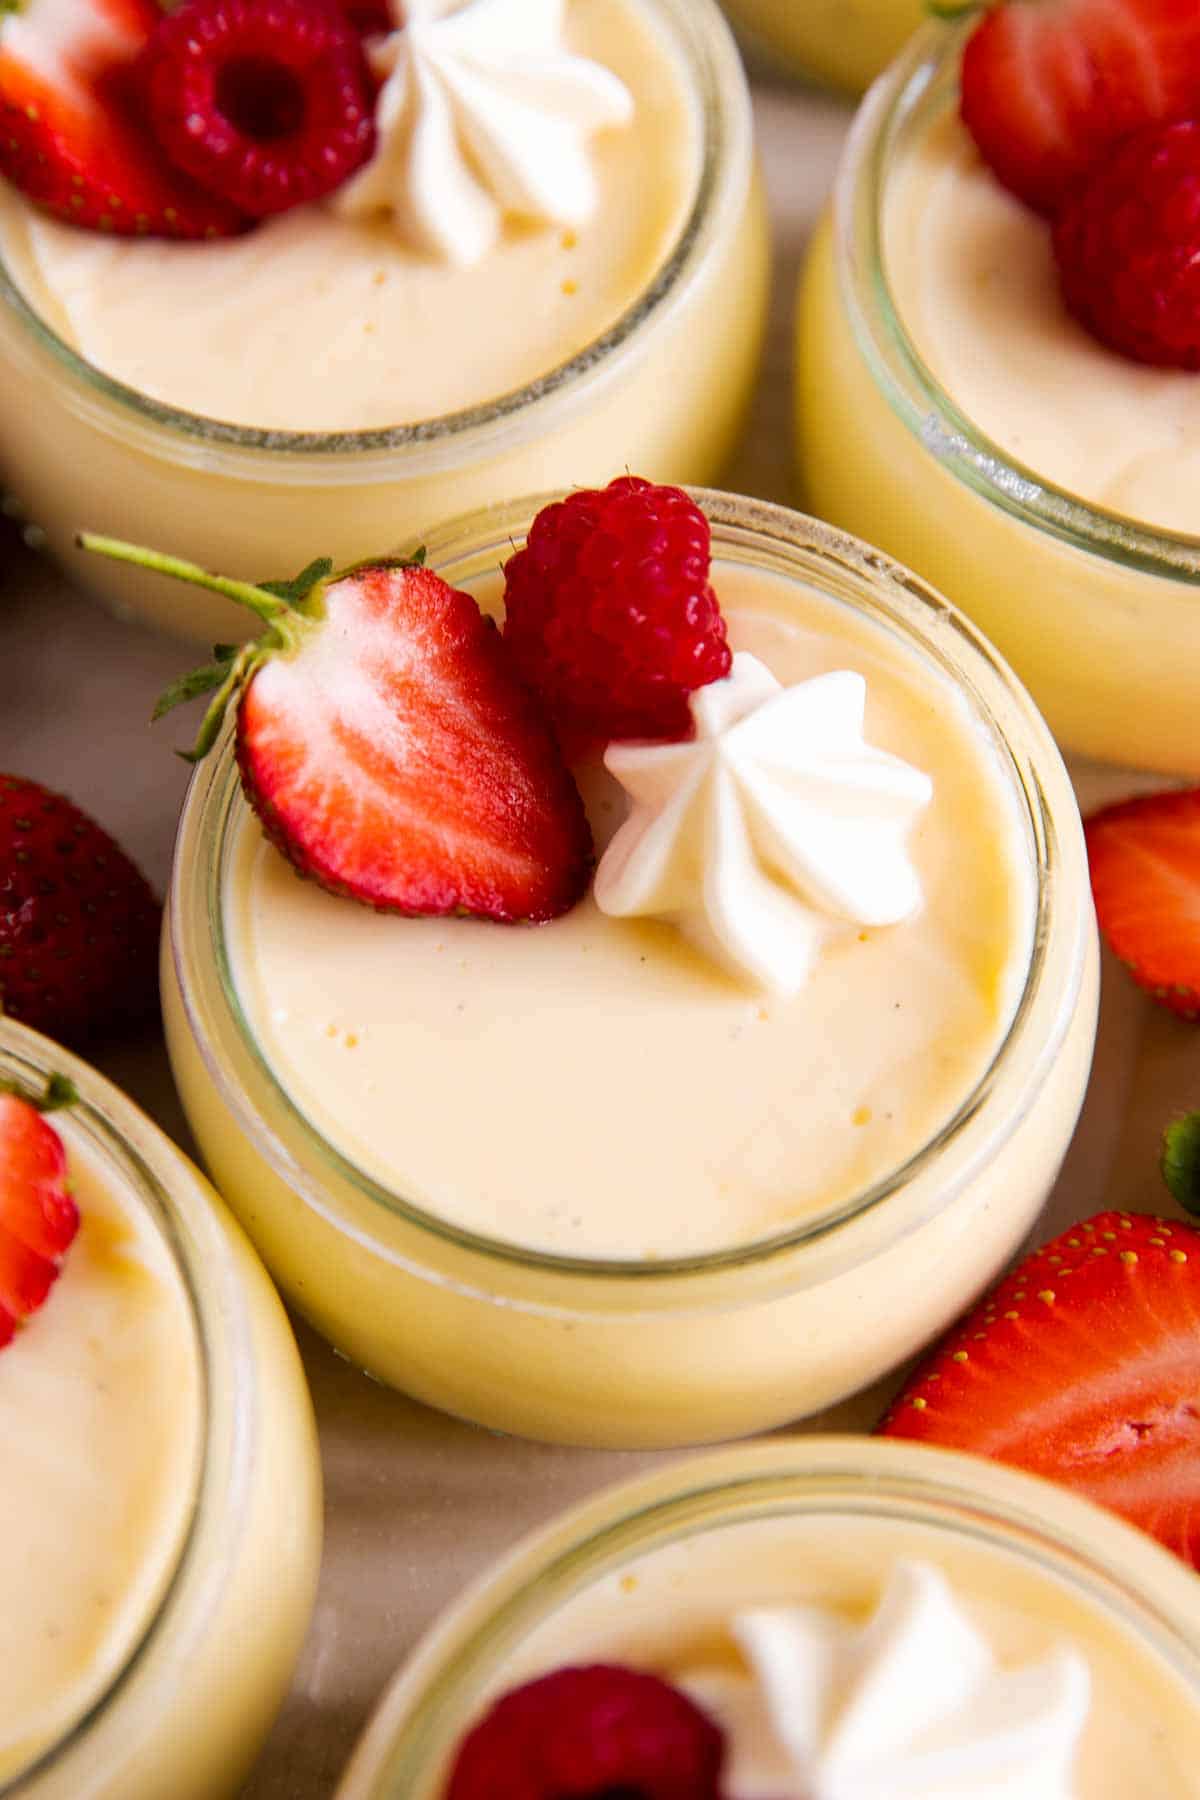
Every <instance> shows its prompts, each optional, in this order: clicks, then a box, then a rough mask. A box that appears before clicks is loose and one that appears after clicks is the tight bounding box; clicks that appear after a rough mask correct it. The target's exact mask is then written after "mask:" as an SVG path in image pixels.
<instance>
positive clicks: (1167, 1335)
mask: <svg viewBox="0 0 1200 1800" xmlns="http://www.w3.org/2000/svg"><path fill="white" fill-rule="evenodd" d="M881 1429H883V1430H884V1431H885V1432H887V1433H888V1434H889V1435H892V1436H898V1437H909V1438H918V1439H924V1440H927V1441H930V1442H933V1443H938V1444H944V1445H948V1446H950V1447H952V1448H956V1449H961V1450H968V1451H972V1452H974V1453H975V1454H976V1455H979V1456H991V1457H995V1458H996V1459H997V1460H998V1461H1001V1462H1008V1463H1014V1464H1016V1465H1018V1466H1019V1467H1021V1468H1024V1469H1028V1470H1030V1471H1031V1472H1032V1473H1034V1474H1037V1475H1042V1476H1045V1477H1047V1478H1049V1479H1051V1480H1056V1481H1061V1482H1064V1483H1065V1484H1067V1485H1068V1486H1071V1487H1075V1488H1078V1489H1079V1490H1081V1491H1082V1492H1083V1493H1085V1494H1086V1495H1087V1496H1088V1497H1089V1498H1090V1499H1092V1500H1095V1501H1097V1502H1098V1503H1100V1504H1101V1505H1105V1506H1109V1507H1111V1508H1112V1509H1113V1510H1114V1511H1116V1512H1120V1513H1123V1514H1124V1515H1125V1516H1126V1517H1127V1518H1129V1519H1131V1520H1132V1521H1133V1522H1134V1523H1135V1524H1138V1525H1140V1526H1142V1528H1143V1529H1144V1530H1147V1531H1150V1532H1153V1533H1154V1535H1155V1536H1157V1537H1159V1538H1160V1539H1162V1541H1163V1542H1164V1543H1166V1544H1167V1545H1168V1546H1169V1547H1170V1548H1172V1549H1174V1550H1176V1551H1177V1552H1178V1553H1179V1554H1180V1555H1181V1556H1183V1557H1185V1558H1187V1559H1188V1560H1189V1561H1191V1562H1192V1563H1194V1564H1196V1565H1197V1566H1200V1232H1196V1231H1193V1230H1191V1229H1190V1228H1189V1227H1188V1226H1186V1225H1181V1224H1176V1223H1172V1222H1169V1221H1166V1220H1160V1219H1155V1218H1150V1217H1147V1216H1145V1215H1138V1214H1128V1213H1102V1214H1100V1215H1098V1216H1097V1217H1096V1218H1095V1219H1093V1220H1089V1221H1088V1222H1087V1223H1085V1224H1083V1225H1080V1226H1077V1227H1075V1228H1074V1229H1073V1230H1072V1231H1069V1232H1066V1233H1064V1234H1063V1236H1062V1237H1060V1238H1058V1239H1056V1240H1055V1241H1054V1242H1053V1243H1051V1244H1048V1245H1047V1246H1046V1247H1045V1249H1043V1250H1040V1251H1038V1252H1037V1253H1036V1254H1035V1255H1034V1256H1032V1257H1030V1258H1028V1259H1027V1260H1026V1262H1024V1263H1023V1264H1022V1265H1021V1266H1020V1268H1019V1269H1018V1270H1017V1271H1016V1273H1015V1274H1013V1275H1010V1276H1009V1277H1008V1278H1007V1279H1006V1280H1005V1281H1004V1282H1002V1283H1001V1284H1000V1286H999V1287H997V1288H996V1289H995V1290H994V1291H993V1293H992V1295H991V1296H990V1298H989V1299H988V1300H987V1301H985V1302H984V1303H983V1305H982V1306H981V1307H979V1308H978V1309H977V1310H976V1311H975V1312H974V1313H972V1314H971V1315H970V1316H969V1317H968V1318H967V1320H966V1321H965V1322H964V1323H963V1324H962V1325H961V1326H959V1327H958V1328H957V1329H956V1330H955V1331H953V1332H952V1333H951V1334H950V1336H949V1337H948V1338H947V1339H946V1340H945V1341H944V1343H943V1344H942V1345H941V1346H940V1347H939V1349H938V1350H936V1351H935V1352H934V1354H933V1356H932V1357H931V1359H930V1360H929V1362H927V1363H926V1364H925V1365H924V1366H923V1367H922V1368H921V1369H920V1370H918V1372H917V1374H916V1376H915V1377H914V1378H913V1380H912V1381H911V1382H910V1383H909V1385H908V1386H907V1387H906V1389H905V1390H904V1393H903V1394H902V1395H901V1396H900V1398H899V1400H898V1401H897V1402H896V1404H895V1406H894V1407H893V1409H892V1411H891V1413H890V1414H889V1416H888V1418H887V1419H886V1420H885V1421H884V1424H883V1426H882V1427H881Z"/></svg>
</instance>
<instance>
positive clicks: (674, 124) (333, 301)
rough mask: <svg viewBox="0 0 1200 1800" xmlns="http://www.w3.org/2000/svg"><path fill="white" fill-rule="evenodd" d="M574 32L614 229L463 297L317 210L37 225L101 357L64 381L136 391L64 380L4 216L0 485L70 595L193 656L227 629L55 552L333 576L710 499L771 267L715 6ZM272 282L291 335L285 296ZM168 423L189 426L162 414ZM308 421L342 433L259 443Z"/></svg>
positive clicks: (527, 257)
mask: <svg viewBox="0 0 1200 1800" xmlns="http://www.w3.org/2000/svg"><path fill="white" fill-rule="evenodd" d="M568 17H569V20H570V21H571V30H572V36H573V40H574V41H577V42H580V43H586V44H587V45H588V47H589V48H591V49H593V50H594V51H602V52H603V53H604V55H605V58H606V60H608V61H610V62H612V64H613V66H614V67H616V68H618V69H619V71H620V73H621V75H622V77H623V78H624V79H625V80H626V81H627V82H628V84H629V85H630V87H631V88H632V90H633V91H634V93H635V97H637V98H639V100H640V103H641V105H640V111H635V114H634V118H633V122H632V124H631V125H629V126H628V128H623V129H613V130H606V131H604V132H602V133H600V134H599V135H598V136H597V137H596V138H595V139H594V140H593V146H592V147H593V152H594V156H595V158H596V162H597V169H598V172H599V173H600V174H601V175H602V177H603V181H602V188H603V192H604V194H605V195H606V196H607V201H608V203H607V204H606V205H604V206H602V208H601V211H600V212H599V213H598V215H597V217H596V219H595V220H594V221H593V222H592V224H591V225H590V226H583V227H580V228H579V229H578V230H577V231H576V232H575V233H574V234H573V235H572V234H570V233H566V232H563V231H560V230H558V229H551V228H545V229H540V230H539V229H531V228H529V227H523V228H517V227H512V226H510V227H509V229H508V230H507V231H506V233H505V234H504V236H503V237H502V240H501V242H500V244H499V245H498V247H497V248H496V250H495V251H494V253H493V254H492V255H491V256H489V257H487V258H485V260H484V262H482V263H481V264H479V265H477V266H476V267H475V268H474V269H467V270H461V269H453V268H446V267H442V266H437V265H435V264H432V263H431V262H429V260H428V259H427V258H425V257H424V256H422V257H421V258H414V257H413V255H412V254H411V253H408V252H406V251H405V250H404V249H403V247H402V246H400V245H399V243H398V241H388V242H386V243H385V242H383V240H381V238H380V236H379V233H378V231H377V230H376V229H375V226H374V225H373V224H372V223H371V222H370V221H368V222H367V223H365V224H363V223H359V224H357V225H355V224H349V223H347V222H346V221H345V220H343V219H340V218H336V217H334V216H332V214H330V213H328V212H326V211H324V210H321V209H315V208H314V209H309V210H307V211H306V212H304V213H303V214H297V215H296V216H295V217H294V218H290V219H289V218H286V217H285V218H283V219H281V220H280V221H278V222H277V223H276V224H274V225H271V226H268V227H266V228H265V231H264V232H261V233H258V234H255V235H252V236H251V237H249V238H247V239H246V240H245V241H244V242H241V243H237V244H220V245H216V246H212V245H199V246H183V247H171V246H162V245H150V244H146V243H134V244H127V245H113V244H110V243H109V242H107V241H104V240H98V239H94V238H93V239H90V240H88V241H86V242H84V241H82V239H80V240H76V239H73V238H69V237H68V234H67V233H66V232H65V231H63V230H59V229H58V228H54V227H46V226H44V225H42V224H37V225H36V226H35V227H34V235H35V236H36V237H37V239H38V241H39V242H40V243H42V244H43V245H51V244H52V245H54V246H55V247H56V248H55V252H54V254H55V257H56V258H61V262H60V263H59V264H57V266H58V267H59V269H60V273H61V275H62V280H63V283H64V293H65V292H66V291H67V290H69V291H70V294H71V295H72V298H71V306H72V308H73V309H74V311H75V312H76V314H77V315H78V317H79V318H81V319H82V318H83V317H84V316H85V315H86V316H87V317H88V318H90V319H92V320H93V322H94V326H95V330H96V331H97V332H99V333H101V334H102V335H104V334H107V335H106V341H107V342H108V349H103V347H102V346H99V344H98V343H97V345H96V346H95V347H94V348H93V349H88V348H86V347H85V357H86V356H87V355H91V354H93V353H95V354H97V355H100V354H101V352H102V349H103V355H104V356H106V357H108V356H119V357H120V358H127V359H129V366H128V367H127V368H126V369H125V373H126V374H127V376H128V378H129V380H130V381H132V383H133V385H132V386H129V385H126V386H123V387H122V386H114V385H113V384H112V383H111V382H110V380H109V379H108V377H107V375H105V374H103V373H102V372H101V371H100V370H99V369H98V368H96V367H94V366H93V365H92V364H90V363H89V362H87V361H86V360H81V359H80V358H79V357H78V356H77V355H76V352H75V349H74V348H73V347H72V346H73V344H74V343H75V342H76V339H75V337H73V336H72V335H71V334H72V333H73V332H74V331H76V327H75V326H72V325H71V322H70V319H69V318H67V317H66V316H65V315H63V314H62V311H61V307H60V305H59V301H58V300H57V299H54V300H53V301H52V300H51V299H49V298H47V297H46V282H45V279H44V275H43V276H36V277H35V275H34V274H33V273H32V272H31V265H30V259H29V241H30V217H29V215H28V213H27V212H26V211H25V209H24V207H23V204H22V203H20V202H12V203H10V206H9V209H8V210H9V216H10V220H11V218H12V217H13V214H14V212H15V214H16V216H17V219H18V221H19V229H16V230H12V229H10V231H9V234H8V237H9V246H10V249H9V252H8V253H6V255H5V261H7V257H8V255H9V254H11V257H12V259H13V262H14V268H13V269H12V270H11V271H7V273H6V271H5V270H4V269H0V289H4V290H6V291H5V294H4V298H5V299H6V301H7V304H5V305H3V306H0V383H2V384H3V387H4V391H5V393H6V396H7V401H6V405H5V407H4V409H3V412H2V413H0V480H2V481H3V483H4V485H5V486H6V487H7V489H8V490H9V507H10V509H11V510H14V511H15V512H16V513H17V514H18V516H24V517H27V518H28V519H29V520H30V521H31V522H32V526H31V528H32V529H33V531H34V532H35V534H36V535H38V536H39V537H44V540H45V542H46V543H47V545H48V547H49V548H50V550H51V551H52V552H53V554H54V555H55V556H56V557H58V558H59V559H61V560H62V561H64V562H65V563H67V564H68V565H69V567H70V568H71V571H72V574H73V577H74V578H75V579H76V580H78V581H79V582H80V583H81V585H83V586H85V587H88V588H90V589H92V590H93V591H94V592H96V593H97V594H98V595H100V596H101V597H102V598H104V599H106V600H108V601H109V602H110V603H112V604H114V605H115V606H117V607H118V608H119V609H120V610H122V611H125V612H133V613H136V614H138V615H139V616H141V617H143V618H145V619H148V620H149V621H151V622H152V623H154V624H157V625H160V626H162V627H164V628H165V629H168V630H172V631H175V632H178V633H179V634H181V635H184V636H187V637H191V638H196V639H199V640H201V641H203V642H205V643H209V644H211V643H213V642H215V641H217V640H227V639H229V638H231V637H234V636H236V635H242V634H244V632H245V629H246V627H245V618H244V615H243V616H241V617H239V615H238V614H237V612H236V609H235V608H233V607H232V606H231V605H230V604H229V603H228V602H226V601H224V600H222V599H220V598H217V597H215V596H213V595H211V594H204V593H202V592H199V591H198V590H193V589H187V588H182V587H180V586H179V585H178V584H173V583H169V582H167V581H165V580H164V579H163V578H162V577H160V576H155V575H151V574H148V573H147V572H145V571H143V570H134V569H130V568H128V567H126V568H119V567H116V566H114V565H110V564H105V563H103V562H101V561H99V560H98V559H96V558H93V557H87V556H85V555H83V554H81V553H80V552H79V551H78V550H77V549H76V548H75V538H76V534H77V533H78V532H79V531H80V530H81V529H93V530H100V531H104V532H106V533H108V534H109V535H113V536H119V537H125V538H128V539H132V540H133V541H135V542H140V541H143V540H144V539H146V538H147V537H148V536H150V537H153V538H155V539H156V540H157V541H158V542H159V544H160V545H163V546H169V547H170V548H171V549H172V550H174V551H176V552H177V553H179V554H182V555H184V556H189V557H191V558H192V559H193V560H195V561H198V562H200V563H202V564H204V565H206V566H208V567H211V568H219V569H221V570H222V571H223V572H226V573H229V574H234V575H241V576H244V577H246V578H248V579H251V580H261V579H263V577H264V576H267V575H278V574H290V573H293V572H294V571H295V569H296V568H298V567H299V566H300V565H301V564H303V563H306V562H308V561H310V560H311V559H312V558H313V557H318V556H329V557H331V558H332V559H333V561H334V563H335V565H339V566H344V565H345V564H348V563H350V562H352V561H353V560H354V559H355V558H356V557H359V556H361V555H362V554H363V551H364V548H366V547H370V548H371V549H374V550H381V549H385V548H388V547H390V546H393V545H395V544H397V543H398V542H400V541H401V540H402V539H404V538H408V537H410V536H416V537H422V536H425V535H427V534H428V533H429V532H430V530H431V529H432V528H433V527H434V525H436V523H437V522H438V521H439V520H441V519H445V518H447V517H451V516H456V515H457V514H459V513H460V512H462V511H464V510H467V509H469V508H472V507H479V506H485V505H492V504H495V503H497V502H500V501H502V500H504V499H506V498H507V497H508V496H509V495H511V494H513V493H538V492H543V491H546V490H548V489H550V488H555V487H560V486H562V485H563V484H564V483H566V482H576V483H581V484H597V483H603V482H605V481H608V480H610V479H611V478H612V477H613V476H614V475H617V474H619V473H620V472H621V471H622V470H623V469H625V468H629V467H636V468H637V469H638V470H639V471H640V472H642V473H644V474H646V475H648V476H650V477H651V478H652V479H655V480H670V481H693V482H702V481H711V480H713V479H714V478H715V477H716V476H717V475H718V474H719V472H720V471H721V469H722V467H723V466H724V464H725V463H726V461H727V460H728V458H729V457H730V456H731V454H732V453H733V450H734V447H735V445H736V443H737V441H738V439H739V436H740V433H741V429H742V425H743V422H744V419H745V416H746V413H747V410H748V406H749V401H750V396H751V392H752V389H753V385H754V381H755V378H756V374H757V370H758V365H759V359H760V353H761V348H762V342H763V335H764V331H765V325H766V310H767V294H768V281H769V263H770V253H769V241H768V231H767V219H766V208H765V201H764V196H763V192H762V186H761V182H760V181H759V180H758V178H757V173H756V167H755V159H754V145H753V122H752V115H751V108H750V96H749V91H748V88H747V85H746V78H745V73H744V70H743V68H742V65H741V61H740V58H739V56H738V52H737V48H736V46H735V44H734V42H733V40H732V37H731V35H730V32H729V30H728V27H727V26H726V24H725V22H724V19H723V17H722V16H721V14H720V12H719V10H718V8H717V5H716V0H571V4H570V7H569V12H568ZM2 242H3V238H2V227H0V243H2ZM264 246H265V247H268V248H269V249H270V251H271V255H270V256H269V257H264ZM335 246H336V248H337V252H338V260H337V261H336V263H335V262H334V261H332V260H331V259H330V256H329V255H327V254H326V252H332V250H333V248H334V247H335ZM275 251H278V262H276V259H275ZM193 252H194V255H193ZM210 257H211V260H210ZM189 258H190V259H191V260H189ZM493 265H494V269H495V273H494V277H493ZM143 268H144V270H145V282H144V283H143V279H142V273H141V272H142V270H143ZM120 269H124V270H125V271H126V276H121V275H116V274H113V271H114V270H120ZM22 270H24V274H22ZM209 271H212V273H211V274H210V273H209ZM381 275H382V277H383V279H382V280H379V279H378V278H379V277H380V276H381ZM110 276H111V277H112V285H111V294H112V298H113V302H114V303H113V305H112V306H111V308H110V305H109V296H110ZM227 276H228V279H227V278H226V277H227ZM185 277H186V278H185ZM293 278H294V282H295V284H296V291H298V292H299V293H300V294H302V295H305V296H307V298H306V300H305V302H304V305H303V306H300V305H298V304H297V302H296V298H295V292H293V291H291V289H288V291H287V292H286V293H283V292H281V290H283V289H284V288H285V286H286V283H287V281H290V280H292V279H293ZM29 282H32V283H33V287H31V289H30V291H31V295H32V298H33V302H34V305H33V310H32V311H30V309H29V308H28V307H27V305H26V303H25V301H24V299H23V298H22V295H21V289H22V285H23V284H25V283H29ZM39 284H40V285H39ZM35 289H36V291H35ZM8 290H11V291H8ZM38 293H41V294H42V296H43V300H44V302H45V306H46V313H45V317H44V318H42V317H41V316H39V312H38V307H39V304H41V303H40V302H39V300H38V297H37V296H38ZM310 308H311V314H310ZM185 314H186V315H187V316H188V317H190V318H191V320H192V324H191V326H190V327H188V326H186V324H185V322H184V315H185ZM368 327H374V329H368ZM78 329H79V330H80V331H82V329H83V327H82V325H81V326H79V327H78ZM88 329H89V330H90V329H91V327H89V328H88ZM60 330H61V331H64V332H66V333H67V336H66V337H65V338H64V337H63V336H61V335H59V332H60ZM597 334H598V335H597ZM78 342H79V343H80V345H82V343H83V340H82V337H80V338H79V339H78ZM112 366H114V367H116V363H115V362H114V363H113V364H112ZM121 372H122V370H121V368H119V367H118V368H117V373H118V374H120V373H121ZM531 375H532V376H534V377H536V378H535V379H533V380H532V382H531V383H530V381H529V377H530V376H531ZM522 381H525V382H526V384H527V385H525V386H524V387H521V386H519V384H520V382H522ZM140 382H146V383H147V384H148V387H149V388H150V389H152V392H150V391H147V390H146V389H143V388H141V387H139V386H138V383H140ZM514 382H515V383H517V384H518V387H517V389H516V391H515V392H514V391H513V383H514ZM163 394H166V395H167V396H168V397H169V398H171V399H173V400H174V401H175V402H176V403H177V408H178V405H180V404H182V405H183V406H185V407H186V406H187V405H188V404H189V403H190V404H192V405H194V406H195V407H197V409H198V410H197V411H195V412H191V411H187V410H183V411H180V410H178V409H176V410H171V409H169V408H167V409H164V408H163V406H162V403H161V399H159V398H155V397H154V395H159V396H161V395H163ZM498 396H500V397H501V398H499V399H497V397H498ZM422 406H433V407H435V408H442V407H445V406H450V407H455V406H458V407H463V406H465V407H466V408H467V410H466V412H465V413H464V412H461V411H460V412H452V413H451V414H450V415H449V416H443V414H442V413H441V412H440V411H438V412H435V414H434V415H430V414H429V413H421V411H420V408H421V407H422ZM222 407H224V408H225V409H226V416H225V418H224V419H222V418H221V417H220V414H221V409H222ZM260 408H261V409H262V416H261V417H260V416H259V411H260ZM214 416H216V422H214ZM230 419H232V420H233V421H235V422H234V423H230V422H228V421H229V420H230ZM237 421H240V423H238V422H237ZM403 421H407V423H404V422H403ZM323 422H324V423H327V424H330V425H332V426H335V427H336V428H335V429H330V430H325V431H321V430H318V431H316V432H314V431H312V430H308V431H305V432H299V433H297V432H296V431H291V430H283V429H280V426H281V423H287V424H290V425H300V426H314V425H315V426H320V425H321V424H322V423H323ZM381 426H382V427H388V428H391V427H394V429H384V430H379V429H378V428H379V427H381Z"/></svg>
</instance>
